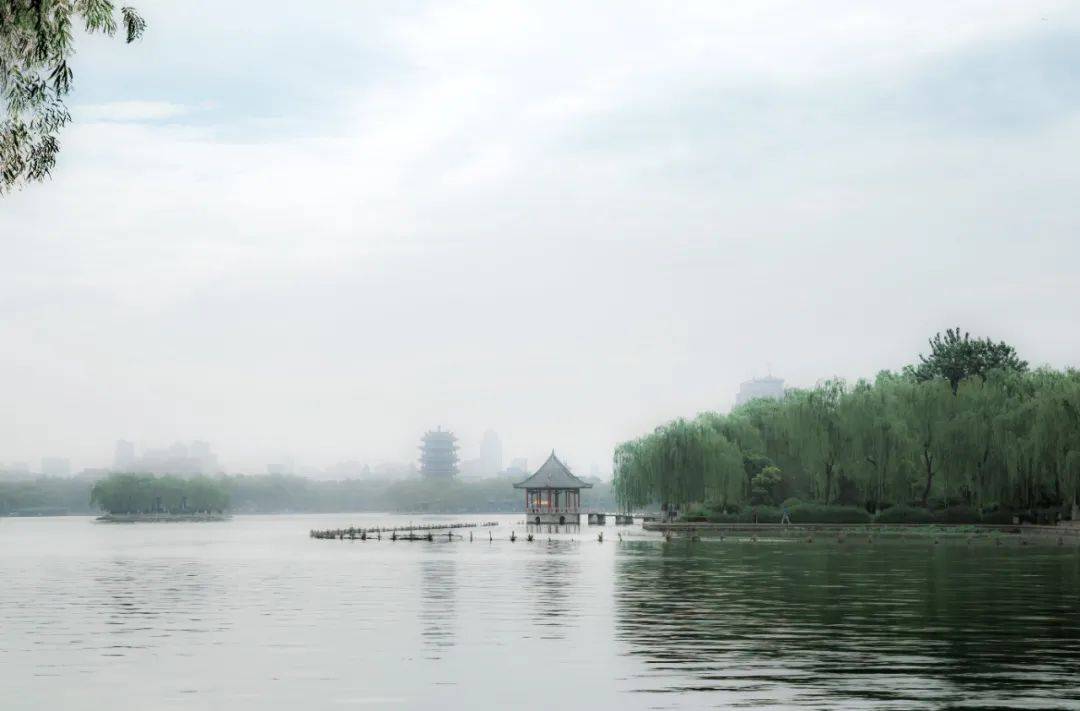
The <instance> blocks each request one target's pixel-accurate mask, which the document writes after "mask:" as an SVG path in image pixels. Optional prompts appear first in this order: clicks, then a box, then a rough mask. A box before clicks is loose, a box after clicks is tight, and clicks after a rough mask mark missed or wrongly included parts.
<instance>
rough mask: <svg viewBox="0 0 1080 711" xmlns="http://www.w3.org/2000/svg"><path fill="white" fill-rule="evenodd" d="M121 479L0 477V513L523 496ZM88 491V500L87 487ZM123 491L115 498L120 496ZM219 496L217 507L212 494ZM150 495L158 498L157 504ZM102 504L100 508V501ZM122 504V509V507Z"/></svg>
mask: <svg viewBox="0 0 1080 711" xmlns="http://www.w3.org/2000/svg"><path fill="white" fill-rule="evenodd" d="M116 476H117V477H124V481H125V482H126V483H125V485H124V486H122V487H121V486H119V485H118V483H117V482H116V480H115V479H114V478H110V479H104V480H102V481H101V482H98V484H96V485H95V484H92V483H91V482H88V481H86V480H83V479H77V478H76V479H60V478H45V477H42V478H38V479H36V480H26V481H12V482H4V481H0V515H11V514H38V513H40V514H45V513H48V514H65V513H73V514H88V513H93V512H95V511H98V510H100V509H104V510H107V511H110V510H111V509H110V508H109V506H113V507H115V509H116V511H115V512H116V513H122V512H128V513H134V512H140V511H143V512H146V511H156V510H159V509H160V510H162V511H164V512H170V511H173V512H175V511H176V510H178V508H177V507H178V506H180V507H181V510H182V499H181V498H179V497H182V496H187V497H188V503H187V509H188V511H198V510H215V511H216V510H219V509H221V508H225V507H227V508H228V509H229V510H231V511H233V512H237V513H303V512H312V513H316V512H325V513H333V512H346V511H400V512H410V513H412V512H430V513H473V512H476V513H479V512H495V511H508V512H520V511H521V510H522V506H523V504H524V493H523V492H521V491H519V490H517V489H514V488H513V486H512V485H511V482H510V481H509V480H507V479H482V480H477V481H457V480H455V481H450V482H433V481H424V480H420V479H409V480H403V481H389V480H352V479H349V480H342V481H316V480H312V479H305V478H303V477H298V476H280V475H257V476H244V475H231V476H219V477H216V478H213V479H207V478H198V479H190V480H189V479H182V478H178V477H151V476H148V475H116ZM592 483H593V488H591V489H583V490H582V492H581V505H582V507H583V508H585V509H600V510H604V511H613V510H614V509H615V507H616V503H615V498H614V496H613V494H612V489H611V485H610V484H608V483H607V482H602V481H594V482H592ZM92 490H93V491H96V494H95V495H94V497H93V501H91V491H92ZM121 492H124V493H123V496H127V497H128V498H123V496H122V495H121ZM222 493H224V495H225V496H226V497H227V498H226V502H227V503H226V504H224V505H223V504H222V503H221V502H220V500H215V498H214V497H219V496H220V495H221V494H222ZM157 497H161V502H160V505H158V503H157ZM106 504H108V505H106ZM128 509H130V511H127V510H128Z"/></svg>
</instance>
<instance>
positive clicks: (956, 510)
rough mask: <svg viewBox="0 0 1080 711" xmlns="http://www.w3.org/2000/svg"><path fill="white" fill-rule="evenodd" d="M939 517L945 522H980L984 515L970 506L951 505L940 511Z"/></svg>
mask: <svg viewBox="0 0 1080 711" xmlns="http://www.w3.org/2000/svg"><path fill="white" fill-rule="evenodd" d="M938 519H939V520H940V521H942V522H943V523H980V522H981V521H982V516H980V515H979V512H978V511H976V510H974V509H972V508H971V507H969V506H963V505H960V506H950V507H949V508H947V509H945V510H944V511H939V512H938Z"/></svg>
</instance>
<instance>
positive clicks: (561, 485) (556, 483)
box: [514, 450, 592, 489]
mask: <svg viewBox="0 0 1080 711" xmlns="http://www.w3.org/2000/svg"><path fill="white" fill-rule="evenodd" d="M514 488H515V489H591V488H592V484H590V483H588V482H585V481H582V480H581V479H578V478H577V477H576V476H574V475H573V474H571V473H570V470H569V469H567V468H566V465H565V464H563V463H562V462H560V461H559V458H558V457H556V456H555V450H552V451H551V456H550V457H548V458H547V461H546V462H544V463H543V465H541V467H540V468H539V469H537V470H536V473H535V474H533V475H532V476H531V477H529V478H528V479H526V480H525V481H519V482H518V483H517V484H514Z"/></svg>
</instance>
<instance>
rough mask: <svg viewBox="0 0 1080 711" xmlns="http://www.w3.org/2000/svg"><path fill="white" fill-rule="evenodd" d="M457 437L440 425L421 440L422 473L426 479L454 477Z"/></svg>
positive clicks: (425, 434) (455, 471) (455, 472)
mask: <svg viewBox="0 0 1080 711" xmlns="http://www.w3.org/2000/svg"><path fill="white" fill-rule="evenodd" d="M457 462H458V456H457V437H455V436H454V433H453V432H446V431H443V429H442V428H441V427H440V428H438V429H436V430H428V431H427V432H425V433H424V438H423V439H422V440H421V441H420V473H421V474H422V475H423V476H424V478H425V479H452V478H453V477H454V475H455V474H457V472H458V468H457Z"/></svg>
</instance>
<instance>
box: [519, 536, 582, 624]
mask: <svg viewBox="0 0 1080 711" xmlns="http://www.w3.org/2000/svg"><path fill="white" fill-rule="evenodd" d="M576 546H577V544H576V543H573V542H570V541H563V540H551V541H539V545H538V547H537V548H536V556H535V557H534V558H532V559H531V560H530V561H529V562H528V565H527V571H528V574H527V575H526V578H525V580H524V581H523V583H524V589H523V592H524V593H525V597H526V604H527V605H528V607H529V609H530V610H531V611H532V614H531V620H532V623H533V625H535V626H536V628H537V634H538V635H539V636H540V637H541V638H542V639H552V640H563V639H567V637H568V635H569V634H570V633H571V632H572V631H573V630H574V629H575V621H574V617H575V616H576V615H577V607H576V606H575V601H574V600H573V593H574V592H575V591H576V590H577V587H576V585H574V583H575V582H576V581H578V580H579V579H580V575H581V561H580V559H579V558H576V557H573V556H572V555H567V553H568V552H570V551H572V549H573V548H575V547H576Z"/></svg>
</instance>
